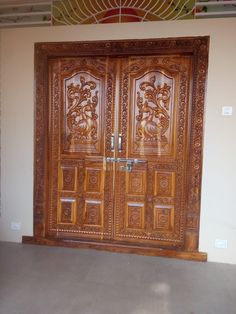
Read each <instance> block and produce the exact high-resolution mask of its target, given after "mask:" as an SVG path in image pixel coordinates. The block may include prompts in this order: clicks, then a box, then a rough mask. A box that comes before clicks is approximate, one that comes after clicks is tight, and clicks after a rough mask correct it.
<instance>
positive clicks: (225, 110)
mask: <svg viewBox="0 0 236 314" xmlns="http://www.w3.org/2000/svg"><path fill="white" fill-rule="evenodd" d="M232 114H233V107H232V106H223V107H222V116H232Z"/></svg>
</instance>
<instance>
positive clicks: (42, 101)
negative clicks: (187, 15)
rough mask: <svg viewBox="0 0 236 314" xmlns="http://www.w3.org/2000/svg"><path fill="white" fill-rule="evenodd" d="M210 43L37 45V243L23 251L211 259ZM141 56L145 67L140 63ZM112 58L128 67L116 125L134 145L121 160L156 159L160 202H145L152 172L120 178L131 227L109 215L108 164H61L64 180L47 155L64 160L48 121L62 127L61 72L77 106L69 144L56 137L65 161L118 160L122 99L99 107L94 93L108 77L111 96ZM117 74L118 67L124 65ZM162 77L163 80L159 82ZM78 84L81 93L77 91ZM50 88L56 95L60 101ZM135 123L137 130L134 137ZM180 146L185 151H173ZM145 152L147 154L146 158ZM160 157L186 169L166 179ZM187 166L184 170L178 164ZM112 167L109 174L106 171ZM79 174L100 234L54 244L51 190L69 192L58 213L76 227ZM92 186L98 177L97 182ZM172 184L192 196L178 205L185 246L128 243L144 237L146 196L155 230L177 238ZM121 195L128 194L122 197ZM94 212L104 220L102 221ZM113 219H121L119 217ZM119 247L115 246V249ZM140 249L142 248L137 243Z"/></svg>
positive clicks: (138, 169) (68, 126) (109, 98)
mask: <svg viewBox="0 0 236 314" xmlns="http://www.w3.org/2000/svg"><path fill="white" fill-rule="evenodd" d="M208 43H209V38H208V37H192V38H168V39H148V40H125V41H109V42H108V41H96V42H63V43H37V44H35V80H36V89H35V97H36V98H35V160H34V235H33V237H23V242H25V243H29V242H30V243H41V244H43V243H46V244H54V245H55V244H56V245H68V246H82V247H83V246H86V247H95V248H98V249H107V250H115V251H123V252H136V253H141V254H149V255H165V256H177V257H180V258H189V259H196V260H205V259H206V254H205V253H201V252H198V240H199V220H200V196H201V171H202V170H201V169H202V139H203V119H204V98H205V85H206V78H207V66H208ZM140 56H143V57H141V58H140ZM173 56H174V57H173ZM58 58H60V59H61V62H60V63H58V62H54V61H55V60H58ZM76 58H77V59H78V60H80V61H81V62H85V60H86V59H87V65H86V66H84V65H82V64H79V62H80V61H78V62H77V63H78V64H76V62H75V59H76ZM112 58H114V59H116V60H123V61H117V62H118V63H119V64H120V65H119V66H121V67H122V70H121V71H120V73H121V74H120V76H121V80H122V83H121V87H120V95H119V98H122V101H121V104H120V108H121V109H120V111H119V115H121V116H120V117H121V119H119V121H120V122H119V126H118V128H119V130H118V132H120V133H121V134H122V136H124V137H127V140H124V141H123V143H122V145H123V147H122V149H123V151H125V152H126V153H124V154H123V153H121V154H118V157H120V158H122V157H126V158H127V157H128V158H130V157H132V158H136V157H137V156H138V157H140V156H142V154H143V156H144V155H145V156H149V157H150V159H151V164H150V168H149V170H148V175H149V176H150V175H151V176H152V181H151V182H152V183H148V184H149V190H150V188H152V186H151V185H153V184H154V185H155V187H154V190H153V191H154V192H153V193H154V194H153V195H147V194H148V193H149V192H148V191H149V190H146V187H144V186H142V182H144V181H145V179H144V177H145V176H146V175H147V173H146V170H147V169H146V168H145V167H146V165H145V164H140V165H134V171H133V172H131V173H129V174H127V173H124V172H120V174H118V175H117V178H118V179H117V180H118V182H120V184H121V185H120V186H121V188H120V191H119V193H118V195H119V196H118V199H119V198H121V199H122V197H126V198H127V200H128V203H127V204H129V205H126V206H129V208H128V210H127V211H126V214H125V215H126V217H125V218H124V219H125V220H123V222H121V224H120V225H119V223H118V222H117V221H118V220H119V217H120V216H119V215H121V214H120V212H119V211H120V209H119V210H117V208H116V209H115V211H114V212H113V213H111V211H112V206H113V205H112V201H113V200H112V198H111V197H110V195H112V192H111V191H110V192H109V191H108V190H109V188H110V187H111V186H112V182H113V180H114V177H113V174H112V173H113V170H112V166H111V164H109V163H107V167H108V168H107V169H106V171H103V170H102V169H103V164H102V162H101V160H98V161H97V163H96V164H93V165H92V163H93V161H91V160H84V163H80V162H77V161H76V160H71V162H70V163H68V162H67V161H65V160H64V161H63V160H62V159H61V164H60V167H61V168H60V169H61V170H60V171H58V168H55V165H53V164H52V162H51V161H50V160H51V159H50V155H52V156H53V154H54V156H56V155H57V154H58V150H57V145H58V143H57V142H56V140H55V138H54V139H53V138H51V137H50V134H51V132H52V130H51V129H50V128H51V123H50V121H51V119H55V117H56V116H57V115H58V114H59V107H60V103H61V102H63V103H64V102H66V101H65V100H62V99H60V97H61V96H60V93H57V90H56V89H57V88H60V86H59V85H60V83H59V77H58V75H57V73H58V72H59V71H58V69H57V67H58V65H59V64H60V71H61V70H62V74H61V75H62V77H63V75H64V76H65V78H66V83H65V84H66V88H67V90H68V93H69V94H70V97H68V98H67V105H66V106H67V107H66V108H67V109H66V110H67V112H66V115H67V120H66V123H65V124H64V125H65V127H64V131H63V135H61V134H58V136H57V139H59V138H60V140H59V141H60V144H63V147H64V148H63V149H64V153H65V154H66V152H67V151H70V152H76V153H80V151H81V152H82V153H83V152H85V151H86V150H91V145H92V147H93V149H92V152H91V151H90V154H92V155H93V154H95V155H96V153H98V152H99V154H100V155H101V153H104V154H105V157H109V156H111V155H109V154H110V146H111V136H110V135H111V133H112V119H113V116H112V115H113V105H114V98H116V97H117V95H113V94H112V93H109V92H105V94H103V96H102V97H103V99H102V100H101V99H100V100H99V99H98V97H100V95H99V92H98V91H97V88H98V87H97V86H100V85H99V84H101V81H102V80H103V78H104V73H106V75H105V76H106V77H105V78H104V79H105V80H106V83H105V84H106V91H108V90H111V89H112V84H113V80H114V77H115V76H116V75H117V74H116V69H114V67H113V66H112V62H109V61H107V60H108V59H112ZM63 60H64V61H63ZM68 60H71V65H69V63H68V62H69V61H68ZM181 60H182V61H181ZM183 60H184V61H183ZM186 60H187V61H186ZM63 62H64V64H63ZM153 64H156V66H155V67H154V68H153V67H152V65H153ZM81 66H82V67H81ZM143 66H146V67H148V68H149V69H150V71H149V74H148V76H147V77H145V75H146V74H145V73H142V67H143ZM186 66H187V68H188V69H187V71H188V75H186ZM71 67H73V68H80V69H82V70H81V71H80V74H79V76H77V77H73V75H74V72H73V73H72V72H71V73H70V69H71ZM86 67H87V68H93V71H95V72H94V73H96V75H94V77H93V78H92V79H91V76H90V75H88V71H87V70H86V69H87V68H86ZM115 67H117V64H116V66H115ZM163 68H164V69H165V68H166V69H169V70H166V71H165V70H164V72H163ZM168 71H169V72H168ZM50 73H51V74H50ZM63 73H64V74H63ZM175 73H176V75H177V73H178V78H177V80H178V84H179V89H178V91H177V92H178V93H177V94H176V95H175V94H173V93H172V95H174V96H173V97H174V100H173V99H170V98H171V97H172V96H170V90H171V89H173V86H172V85H171V84H172V81H171V80H172V77H174V76H175ZM76 75H77V74H75V76H76ZM69 77H70V78H69ZM158 77H160V79H159V81H158ZM176 77H177V76H176ZM68 78H69V79H68ZM50 80H53V81H54V83H55V84H53V87H50V86H51V84H50ZM187 80H190V82H187ZM75 81H76V82H79V83H77V84H74V82H75ZM128 81H129V82H133V84H134V86H133V87H132V88H134V89H135V90H136V93H135V96H134V95H133V96H132V95H129V92H128V91H127V88H129V86H128V85H127V84H128V83H127V82H128ZM135 84H136V85H135ZM52 88H53V89H54V90H53V91H52ZM83 88H84V90H85V89H86V90H87V92H88V90H89V95H90V96H89V98H88V99H87V103H86V106H84V107H86V108H85V109H84V110H82V111H81V110H80V111H79V110H75V107H76V105H78V102H79V100H78V98H76V95H77V94H78V92H80V93H82V89H83ZM79 89H80V90H79ZM126 93H127V94H126ZM152 93H154V94H155V95H159V96H156V99H158V101H159V103H156V104H154V105H151V103H148V102H147V101H146V102H145V99H148V100H149V101H150V99H151V98H152ZM158 93H159V94H158ZM52 94H53V95H54V97H58V98H55V99H54V100H53V101H52V99H51V95H52ZM55 95H57V96H55ZM175 100H177V101H178V108H179V109H178V115H177V118H176V119H177V120H178V121H177V120H176V121H175V122H173V123H176V124H178V130H179V131H178V135H177V136H178V140H177V141H176V143H177V144H174V143H172V142H171V132H174V125H172V124H171V123H172V119H171V118H170V116H171V115H173V113H174V110H177V109H175V105H174V101H175ZM134 101H135V102H136V103H137V107H136V108H135V107H134V106H132V105H130V104H132V102H134ZM102 102H105V103H106V107H107V108H109V106H110V110H108V109H107V108H106V113H105V112H103V109H102V107H99V106H98V104H99V103H100V104H101V103H102ZM52 103H53V106H52ZM160 104H161V106H160ZM186 106H187V108H186ZM158 108H159V109H158ZM160 108H161V109H160ZM86 114H87V118H88V120H87V124H86V127H85V122H84V119H83V117H85V116H86ZM186 114H187V118H186V116H185V117H184V115H186ZM91 117H93V119H90V118H91ZM131 117H132V118H131ZM99 119H100V120H99ZM130 119H131V120H130ZM132 119H134V120H132ZM90 120H91V121H90ZM56 121H60V119H57V118H56ZM99 121H100V122H99ZM101 121H102V123H101ZM61 123H62V122H59V124H61ZM132 123H133V127H130V125H131V126H132ZM182 123H183V125H182ZM184 123H185V124H184ZM127 126H129V129H128V130H127ZM57 127H58V128H57ZM79 128H80V130H82V128H83V132H82V133H81V134H82V135H81V137H78V136H76V129H77V130H78V129H79ZM56 129H57V130H58V132H60V125H58V126H57V125H54V131H53V132H54V134H56ZM104 129H106V132H107V133H106V134H107V135H105V136H104ZM181 132H183V133H181ZM186 134H187V142H186V143H185V144H184V145H185V146H184V149H185V150H186V149H187V152H188V156H187V157H186V158H185V159H184V160H182V159H181V158H182V157H183V152H182V149H183V143H182V142H181V141H182V139H183V138H185V135H186ZM68 138H70V142H68V141H67V140H66V139H68ZM169 140H170V141H169ZM127 143H131V144H128V146H127V147H126V145H127ZM150 143H155V145H156V146H155V145H154V146H152V145H150ZM140 145H141V146H140ZM174 145H177V146H178V147H174ZM88 147H89V148H88ZM140 147H142V149H141V148H140ZM153 147H154V148H153ZM101 150H103V152H101ZM174 152H175V153H174ZM127 154H128V155H127ZM158 154H159V155H160V154H163V155H165V158H166V159H167V160H169V161H171V158H172V157H173V154H176V155H178V154H179V155H178V156H179V162H178V163H177V164H175V165H174V164H173V166H170V165H169V164H168V165H167V164H166V165H165V164H163V165H162V167H161V169H160V166H159V165H157V164H155V162H154V161H155V160H154V159H155V158H154V155H155V156H157V159H158V156H159V155H158ZM72 159H73V158H72ZM181 160H182V161H183V163H181ZM53 167H54V168H55V169H54V168H53ZM109 167H111V168H110V169H109ZM115 167H117V166H115ZM171 167H172V168H171ZM181 167H182V168H184V169H182V168H181ZM78 169H81V171H82V170H83V173H84V176H87V178H88V181H87V182H90V186H89V189H90V191H91V197H88V198H89V199H90V200H91V202H92V203H93V206H90V204H89V202H87V203H86V206H87V210H86V211H87V212H86V215H87V216H86V219H87V222H88V225H91V224H92V225H94V228H92V229H91V228H89V229H86V227H85V228H84V229H83V230H82V229H81V232H84V233H85V234H86V232H87V231H88V232H87V236H85V237H84V238H83V239H84V240H81V237H79V238H74V239H73V237H72V238H71V241H70V239H68V238H66V239H64V238H63V232H61V233H60V234H59V235H58V234H57V233H54V234H53V232H52V233H50V232H48V230H49V229H48V227H49V225H50V223H52V224H53V223H57V222H58V221H57V222H53V219H54V218H55V217H54V218H53V216H51V217H50V213H49V208H50V206H52V203H53V202H56V200H53V198H50V197H49V195H50V193H51V192H50V188H52V186H53V184H54V188H58V184H59V185H60V189H61V190H63V189H64V190H65V191H67V192H68V193H67V194H65V195H66V196H65V198H64V199H63V195H62V198H61V199H62V200H65V202H64V203H63V202H62V203H61V204H60V205H59V207H60V208H61V213H62V212H63V214H62V215H61V216H60V218H59V219H60V221H61V222H62V223H65V224H68V225H69V224H70V223H71V222H73V221H74V220H76V219H78V217H77V215H78V211H77V209H76V208H75V204H74V199H73V197H74V194H73V193H79V192H78V191H79V190H78V187H79V185H80V181H79V178H78V177H77V176H78V171H77V170H78ZM171 169H172V170H171ZM176 169H178V171H183V176H182V179H180V181H178V171H177V170H176ZM116 170H117V169H116ZM116 170H115V171H116ZM157 170H158V171H157ZM50 171H52V173H53V175H52V176H51V177H50V178H49V175H48V174H49V173H50ZM175 171H177V172H175ZM58 176H60V178H63V177H64V178H66V177H68V180H66V179H65V180H60V178H58ZM89 176H91V180H90V179H89V178H90V177H89ZM95 177H96V178H97V179H96V180H98V181H99V180H100V185H99V191H95V190H96V189H97V185H96V184H95V183H93V180H94V178H95ZM71 178H72V181H73V182H72V181H71ZM89 180H90V181H89ZM127 180H128V181H127ZM153 180H154V181H153ZM181 180H182V181H181ZM174 181H175V182H177V183H176V186H177V188H178V185H181V184H182V185H183V189H184V193H185V194H184V197H182V198H180V202H181V204H180V207H181V208H182V212H181V219H180V223H181V226H182V227H181V228H180V229H179V230H180V233H181V234H179V237H178V239H179V240H180V242H179V243H180V245H179V246H178V245H175V246H174V245H173V247H172V246H171V245H170V246H169V245H166V244H167V243H168V241H169V240H170V239H166V241H165V240H164V237H163V239H162V238H160V239H159V240H160V241H162V240H163V243H162V242H160V241H159V240H158V241H159V242H158V241H157V244H155V241H156V239H155V236H154V234H152V233H150V232H148V236H150V239H151V240H152V241H153V244H152V241H149V242H147V243H146V242H145V240H144V241H142V239H141V238H142V236H141V234H142V232H141V233H140V232H139V231H137V232H134V233H133V232H131V233H130V232H129V230H130V226H131V225H132V226H133V227H135V228H136V229H137V230H141V229H142V228H143V224H144V216H143V209H142V201H141V200H142V196H141V195H142V193H144V194H143V195H145V197H147V199H148V197H149V198H150V200H149V201H150V202H151V198H152V202H153V198H154V199H155V200H154V201H155V202H156V203H155V204H156V205H155V206H156V209H155V211H154V212H155V213H154V217H153V218H154V219H155V222H154V228H156V230H159V231H160V230H161V228H166V226H167V224H168V226H169V227H168V228H170V229H171V228H174V226H173V225H172V221H173V219H174V217H173V211H172V209H171V206H172V205H171V204H172V202H174V201H176V196H175V195H176V194H175V193H174V192H173V186H172V182H174ZM57 182H60V183H57ZM96 182H97V181H96ZM127 182H128V183H127ZM134 186H135V189H136V192H135V193H136V194H137V198H136V199H134V200H131V201H130V202H129V197H130V193H131V192H132V189H133V187H134ZM174 188H176V187H174ZM122 189H125V190H124V191H123V192H122ZM104 191H105V192H104ZM137 191H139V192H140V193H138V192H137ZM95 192H96V193H97V198H95V199H93V197H92V195H95V194H96V193H95ZM103 192H104V193H103ZM121 192H122V193H121ZM94 193H95V194H94ZM99 193H100V194H99ZM106 193H107V196H106ZM160 193H161V194H162V199H161V200H160V197H158V195H159V194H160ZM131 194H132V193H131ZM138 194H140V195H138ZM124 195H126V196H124ZM164 196H165V197H164ZM177 198H178V197H177ZM121 199H120V201H121ZM171 199H172V200H171ZM85 202H86V201H85ZM102 202H106V203H107V213H105V215H107V216H106V218H105V219H106V221H107V225H105V227H104V228H105V229H104V230H103V232H102V234H100V233H99V232H98V229H96V228H97V226H99V224H101V219H103V218H101V217H100V218H97V217H98V216H97V214H96V213H97V212H99V210H100V209H99V206H100V205H101V203H102ZM95 203H96V204H95ZM139 203H140V206H139ZM94 204H95V205H96V206H95V205H94ZM116 204H117V203H116ZM122 206H123V205H122ZM148 206H149V205H148ZM122 208H123V209H122V210H124V207H122ZM62 209H63V210H62ZM90 209H91V210H90ZM94 210H95V211H97V212H96V213H95V214H94ZM59 212H60V210H59ZM116 215H118V216H117V217H116ZM57 219H58V218H57ZM114 219H115V222H116V225H115V226H113V223H114ZM122 224H125V226H126V228H125V229H126V230H125V229H124V228H123V227H124V226H123V227H122ZM122 228H123V229H122ZM131 229H132V228H131ZM86 230H87V231H86ZM122 230H123V231H122ZM90 232H91V233H92V234H93V233H94V234H97V235H98V236H97V237H95V238H94V237H92V240H91V237H90V236H89V233H90ZM127 232H128V233H127ZM125 237H128V238H129V237H131V238H132V239H131V241H130V240H128V241H126V239H125ZM112 239H114V241H113V240H112ZM134 239H136V242H135V241H134ZM140 239H141V241H140ZM90 240H91V241H90ZM172 240H173V239H172Z"/></svg>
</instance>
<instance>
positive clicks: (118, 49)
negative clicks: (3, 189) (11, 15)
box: [23, 37, 209, 260]
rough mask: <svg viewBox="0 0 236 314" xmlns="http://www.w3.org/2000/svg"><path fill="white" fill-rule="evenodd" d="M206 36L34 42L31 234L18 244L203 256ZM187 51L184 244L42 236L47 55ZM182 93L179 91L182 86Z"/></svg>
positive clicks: (45, 200) (45, 194)
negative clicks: (189, 66)
mask: <svg viewBox="0 0 236 314" xmlns="http://www.w3.org/2000/svg"><path fill="white" fill-rule="evenodd" d="M208 44H209V37H190V38H168V39H148V40H122V41H95V42H60V43H36V44H35V81H36V87H35V149H34V152H35V155H34V156H35V157H34V234H33V237H27V236H24V237H23V242H24V243H39V244H51V245H65V246H80V247H84V246H86V247H94V248H98V249H106V250H111V251H122V252H135V253H140V254H148V255H163V256H170V257H179V258H187V259H194V260H206V257H207V255H206V254H205V253H201V252H199V251H198V241H199V220H200V197H201V178H202V170H201V169H202V148H203V121H204V100H205V90H206V88H205V85H206V79H207V67H208ZM171 53H175V54H178V53H179V54H187V55H190V56H191V57H192V64H193V71H192V92H191V99H190V102H191V109H190V110H191V121H190V123H189V125H190V143H189V147H190V156H189V165H188V169H187V182H188V197H187V200H186V203H187V204H186V218H185V234H184V238H185V249H184V251H172V250H165V249H158V248H148V247H143V248H142V247H135V246H127V247H126V246H124V245H114V244H112V243H103V244H100V243H99V244H98V243H91V242H89V241H88V242H86V241H83V242H82V243H80V242H76V243H75V242H74V241H71V242H70V241H68V240H67V241H63V240H58V241H57V240H53V239H49V238H47V237H46V233H45V231H46V210H47V206H48V204H47V199H48V197H47V194H48V175H47V174H48V169H49V167H50V164H49V163H48V144H49V143H48V136H47V134H48V125H49V123H48V119H49V92H48V89H49V77H48V67H49V60H50V59H51V58H58V57H77V56H104V55H107V56H128V55H141V54H142V55H145V54H147V55H152V54H155V55H157V54H162V55H165V54H166V55H168V54H171ZM183 93H184V91H183Z"/></svg>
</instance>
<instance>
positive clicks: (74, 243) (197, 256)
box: [22, 236, 207, 262]
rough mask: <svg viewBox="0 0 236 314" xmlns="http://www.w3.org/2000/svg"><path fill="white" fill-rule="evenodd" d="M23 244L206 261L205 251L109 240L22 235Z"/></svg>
mask: <svg viewBox="0 0 236 314" xmlns="http://www.w3.org/2000/svg"><path fill="white" fill-rule="evenodd" d="M22 243H23V244H38V245H48V246H62V247H71V248H83V249H90V248H91V249H95V250H102V251H109V252H115V253H118V252H119V253H130V254H139V255H149V256H161V257H168V258H177V259H183V260H191V261H198V262H206V261H207V253H204V252H198V251H192V252H188V251H181V250H171V249H164V248H156V247H148V246H137V245H132V244H120V243H114V242H113V243H111V242H96V241H93V242H92V241H86V240H71V239H68V240H67V239H52V238H42V237H33V236H23V237H22Z"/></svg>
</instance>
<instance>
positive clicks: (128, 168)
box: [106, 157, 147, 172]
mask: <svg viewBox="0 0 236 314" xmlns="http://www.w3.org/2000/svg"><path fill="white" fill-rule="evenodd" d="M106 162H117V163H120V162H125V163H126V166H120V169H121V170H123V171H127V172H131V171H132V169H133V165H134V164H139V163H146V162H147V161H146V160H141V159H128V158H114V157H107V158H106Z"/></svg>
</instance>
